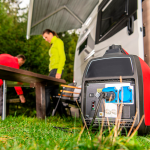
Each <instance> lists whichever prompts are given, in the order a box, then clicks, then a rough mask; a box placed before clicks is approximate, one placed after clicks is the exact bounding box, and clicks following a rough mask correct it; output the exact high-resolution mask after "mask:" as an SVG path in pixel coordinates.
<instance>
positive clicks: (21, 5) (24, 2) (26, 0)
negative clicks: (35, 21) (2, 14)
mask: <svg viewBox="0 0 150 150" xmlns="http://www.w3.org/2000/svg"><path fill="white" fill-rule="evenodd" d="M29 3H30V0H22V3H21V4H20V7H21V8H24V7H26V6H29Z"/></svg>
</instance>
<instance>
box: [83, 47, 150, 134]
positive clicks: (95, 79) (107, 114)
mask: <svg viewBox="0 0 150 150" xmlns="http://www.w3.org/2000/svg"><path fill="white" fill-rule="evenodd" d="M120 77H121V78H122V82H120ZM102 94H103V95H102ZM149 94H150V68H149V66H148V65H147V64H146V63H145V62H144V61H143V60H142V59H140V58H139V57H138V56H135V55H129V54H128V53H127V52H126V51H125V50H123V49H122V48H121V46H120V45H112V46H110V47H109V49H108V50H107V51H106V53H105V54H104V56H103V57H99V58H94V59H91V60H90V61H89V62H88V64H87V67H86V69H85V71H84V75H83V80H82V95H81V99H82V101H81V110H82V112H83V116H84V118H85V121H86V123H87V125H88V126H90V125H91V123H92V120H93V118H94V117H95V118H94V122H93V125H94V126H99V124H101V123H102V121H103V123H104V126H106V127H107V126H108V119H109V125H112V126H113V125H115V119H116V118H117V116H118V114H119V108H120V106H121V104H122V105H123V108H122V116H121V121H120V126H122V127H125V128H130V127H131V126H132V124H133V121H134V118H135V114H136V112H137V114H138V115H137V117H136V120H135V124H134V127H136V126H137V125H138V124H139V122H140V119H141V117H142V116H143V115H145V119H144V121H143V122H142V124H141V126H140V128H139V132H140V133H145V132H147V131H148V130H149V127H148V126H149V125H150V113H149V106H150V98H149ZM110 96H111V98H110ZM100 97H101V101H100V102H99V98H100ZM98 102H99V104H98ZM98 105H99V107H97V106H98ZM96 108H97V110H96ZM95 112H96V113H95ZM94 115H95V116H94ZM107 118H108V119H107Z"/></svg>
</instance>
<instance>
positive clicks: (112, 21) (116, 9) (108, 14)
mask: <svg viewBox="0 0 150 150" xmlns="http://www.w3.org/2000/svg"><path fill="white" fill-rule="evenodd" d="M126 13H127V1H126V0H113V1H111V3H110V4H109V5H108V3H107V4H106V5H105V6H104V7H103V8H102V9H101V27H100V28H101V29H100V38H101V37H103V36H104V35H105V34H106V33H107V32H108V31H109V30H110V29H111V28H112V27H114V26H115V25H116V24H117V23H118V22H119V21H120V20H121V19H122V18H123V17H124V16H125V15H126Z"/></svg>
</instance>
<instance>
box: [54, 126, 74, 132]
mask: <svg viewBox="0 0 150 150" xmlns="http://www.w3.org/2000/svg"><path fill="white" fill-rule="evenodd" d="M53 128H55V129H59V130H62V131H64V132H70V133H72V131H68V130H69V128H62V127H56V126H53Z"/></svg>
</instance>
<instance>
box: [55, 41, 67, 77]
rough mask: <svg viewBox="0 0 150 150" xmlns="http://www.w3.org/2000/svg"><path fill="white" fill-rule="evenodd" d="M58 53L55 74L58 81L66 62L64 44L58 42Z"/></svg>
mask: <svg viewBox="0 0 150 150" xmlns="http://www.w3.org/2000/svg"><path fill="white" fill-rule="evenodd" d="M57 44H58V45H57V46H58V53H59V60H60V61H59V64H58V69H57V73H56V78H58V79H60V78H61V74H62V70H63V68H64V65H65V61H66V56H65V51H64V43H63V42H62V41H61V40H59V41H58V43H57Z"/></svg>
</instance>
